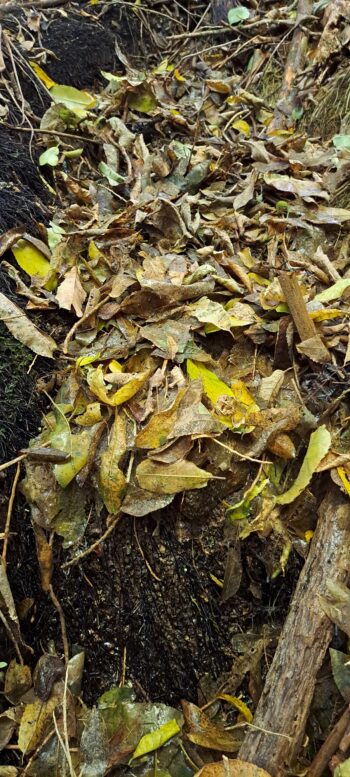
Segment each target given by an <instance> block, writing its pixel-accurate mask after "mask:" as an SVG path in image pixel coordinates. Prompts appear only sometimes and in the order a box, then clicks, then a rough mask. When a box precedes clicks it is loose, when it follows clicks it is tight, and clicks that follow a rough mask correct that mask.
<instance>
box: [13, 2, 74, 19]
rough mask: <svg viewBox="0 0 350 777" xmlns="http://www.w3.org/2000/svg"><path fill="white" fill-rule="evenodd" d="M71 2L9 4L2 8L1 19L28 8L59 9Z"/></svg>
mask: <svg viewBox="0 0 350 777" xmlns="http://www.w3.org/2000/svg"><path fill="white" fill-rule="evenodd" d="M68 2H69V0H33V2H31V3H20V4H18V3H9V4H8V5H4V6H1V7H0V18H1V17H2V16H5V15H6V14H8V13H13V12H14V11H25V10H26V8H28V9H30V8H37V9H38V10H44V9H46V8H47V9H50V8H59V6H60V5H67V3H68Z"/></svg>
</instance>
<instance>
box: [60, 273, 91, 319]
mask: <svg viewBox="0 0 350 777" xmlns="http://www.w3.org/2000/svg"><path fill="white" fill-rule="evenodd" d="M56 299H57V301H58V304H59V306H60V308H64V310H71V309H72V308H73V310H74V311H75V313H76V315H77V316H78V318H81V316H82V315H83V310H82V305H83V302H84V301H85V299H86V291H84V289H83V287H82V285H81V282H80V278H79V271H78V268H77V267H72V268H71V269H70V270H68V272H67V273H66V275H65V278H64V281H62V283H61V284H60V285H59V287H58V289H57V292H56Z"/></svg>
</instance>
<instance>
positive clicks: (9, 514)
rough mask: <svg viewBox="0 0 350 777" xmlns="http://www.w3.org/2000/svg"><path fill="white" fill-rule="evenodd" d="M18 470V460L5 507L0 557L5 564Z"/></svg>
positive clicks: (19, 466)
mask: <svg viewBox="0 0 350 777" xmlns="http://www.w3.org/2000/svg"><path fill="white" fill-rule="evenodd" d="M20 471H21V464H20V462H19V461H18V462H17V467H16V472H15V477H14V478H13V483H12V488H11V494H10V498H9V503H8V507H7V515H6V523H5V531H4V544H3V548H2V558H3V561H4V562H5V564H6V554H7V546H8V542H9V536H10V524H11V517H12V511H13V503H14V501H15V496H16V488H17V483H18V478H19V474H20Z"/></svg>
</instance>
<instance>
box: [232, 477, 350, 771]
mask: <svg viewBox="0 0 350 777" xmlns="http://www.w3.org/2000/svg"><path fill="white" fill-rule="evenodd" d="M349 569H350V504H349V500H348V498H347V497H345V496H343V495H342V494H341V492H340V491H339V490H338V489H336V488H335V487H334V488H330V490H329V492H328V494H327V496H326V497H325V499H324V501H323V502H322V504H321V507H320V510H319V520H318V524H317V529H316V531H315V534H314V537H313V540H312V543H311V547H310V551H309V555H308V558H307V561H306V562H305V566H304V568H303V570H302V572H301V575H300V578H299V581H298V585H297V587H296V590H295V593H294V597H293V600H292V604H291V607H290V611H289V614H288V616H287V619H286V622H285V625H284V628H283V631H282V634H281V637H280V639H279V642H278V646H277V650H276V653H275V655H274V658H273V661H272V664H271V666H270V669H269V672H268V675H267V679H266V682H265V686H264V690H263V693H262V695H261V698H260V701H259V704H258V707H257V710H256V714H255V717H254V725H255V726H257V727H258V728H260V729H265V730H270V731H273V732H275V733H278V734H286V735H287V736H288V737H290V739H287V738H285V737H275V736H270V735H269V734H267V733H264V732H259V731H253V730H249V731H248V733H247V735H246V738H245V740H244V742H243V745H242V747H241V749H240V752H239V758H242V760H244V761H250V762H251V763H254V764H256V765H257V766H260V767H263V768H264V769H266V770H267V771H268V772H269V774H271V775H272V777H283V775H284V774H285V773H286V771H287V770H288V769H289V766H290V764H291V763H292V762H293V761H294V759H295V758H296V756H297V754H298V752H299V750H300V748H301V746H302V743H303V740H304V732H305V726H306V722H307V718H308V714H309V708H310V704H311V701H312V697H313V693H314V688H315V684H316V677H317V673H318V671H319V669H320V667H321V665H322V662H323V659H324V656H325V653H326V651H327V648H328V645H329V642H330V640H331V636H332V631H333V625H332V623H331V622H330V620H329V619H328V617H327V616H326V615H325V613H324V611H323V610H322V607H321V603H320V599H319V595H320V594H325V593H326V591H327V581H329V579H330V578H331V579H332V581H334V582H339V583H340V582H344V581H346V579H347V577H348V571H349Z"/></svg>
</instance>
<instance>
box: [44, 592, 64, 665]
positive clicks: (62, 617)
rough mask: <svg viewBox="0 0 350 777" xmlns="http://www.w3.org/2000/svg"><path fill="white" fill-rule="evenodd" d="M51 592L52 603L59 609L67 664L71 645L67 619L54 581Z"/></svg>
mask: <svg viewBox="0 0 350 777" xmlns="http://www.w3.org/2000/svg"><path fill="white" fill-rule="evenodd" d="M49 594H50V597H51V601H52V604H53V605H54V607H56V610H57V612H58V615H59V618H60V624H61V634H62V642H63V652H64V658H65V662H66V664H68V661H69V646H68V637H67V628H66V619H65V617H64V612H63V609H62V605H61V602H60V601H59V599H57V596H56V594H55V592H54V590H53V587H52V583H50V587H49Z"/></svg>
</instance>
